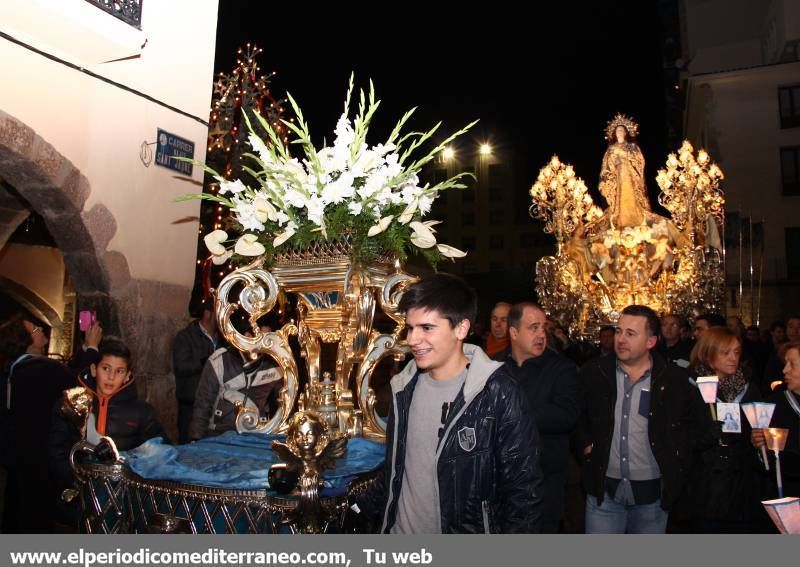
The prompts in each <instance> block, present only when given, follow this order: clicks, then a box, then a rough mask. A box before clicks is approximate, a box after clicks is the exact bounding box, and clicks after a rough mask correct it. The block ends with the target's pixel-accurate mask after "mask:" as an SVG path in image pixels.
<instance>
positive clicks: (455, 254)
mask: <svg viewBox="0 0 800 567" xmlns="http://www.w3.org/2000/svg"><path fill="white" fill-rule="evenodd" d="M436 248H438V249H439V253H440V254H441V255H442V256H446V257H447V258H463V257H464V256H466V255H467V253H466V252H464V251H463V250H459V249H458V248H453V247H452V246H448V245H447V244H437V245H436Z"/></svg>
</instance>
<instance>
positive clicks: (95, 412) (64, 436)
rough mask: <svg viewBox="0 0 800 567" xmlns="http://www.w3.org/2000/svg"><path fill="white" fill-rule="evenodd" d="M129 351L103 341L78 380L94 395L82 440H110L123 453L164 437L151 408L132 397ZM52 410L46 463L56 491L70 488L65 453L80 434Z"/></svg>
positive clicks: (120, 344) (118, 343) (110, 340)
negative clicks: (96, 357) (93, 359)
mask: <svg viewBox="0 0 800 567" xmlns="http://www.w3.org/2000/svg"><path fill="white" fill-rule="evenodd" d="M130 360H131V351H130V350H129V349H128V347H127V346H126V345H125V344H124V343H123V342H122V341H120V340H119V339H116V338H114V337H107V338H105V339H103V341H102V342H101V343H100V345H99V355H98V359H97V362H96V363H93V364H91V366H90V367H89V368H88V369H87V370H86V371H84V373H83V374H81V376H79V377H78V381H79V382H80V385H81V386H83V387H84V388H86V389H87V390H89V391H91V392H92V394H93V395H94V400H93V402H92V411H91V414H90V415H89V422H88V425H87V428H86V438H87V440H88V441H89V442H90V443H97V442H98V441H99V440H100V437H103V436H105V437H110V438H111V439H113V440H114V443H115V444H116V446H117V449H119V450H120V451H127V450H129V449H133V448H135V447H138V446H139V445H141V444H142V443H144V442H145V441H147V440H148V439H151V438H153V437H164V438H165V439H166V435H165V433H164V430H163V428H162V427H161V424H160V423H159V422H158V419H157V418H156V415H155V410H154V409H153V407H152V406H151V405H150V404H148V403H147V402H145V401H143V400H139V399H138V398H137V396H136V386H135V384H134V379H133V376H132V372H131V368H130ZM60 407H61V403H60V402H59V403H57V404H56V406H55V408H54V415H53V428H52V432H51V437H50V462H51V468H52V469H53V471H54V473H55V476H56V479H57V481H58V484H59V487H60V490H63V489H64V488H69V487H70V486H72V472H71V471H70V468H69V451H70V449H71V448H72V446H73V445H74V444H75V443H76V442H78V441H79V439H80V433H79V431H78V430H77V428H76V427H75V426H74V425H73V424H72V423H70V422H69V421H68V420H67V418H66V417H65V416H64V415H62V413H61V411H60Z"/></svg>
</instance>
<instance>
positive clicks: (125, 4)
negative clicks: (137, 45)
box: [86, 0, 144, 30]
mask: <svg viewBox="0 0 800 567" xmlns="http://www.w3.org/2000/svg"><path fill="white" fill-rule="evenodd" d="M86 1H87V2H89V3H90V4H94V5H95V6H97V7H98V8H100V9H101V10H103V11H104V12H108V13H109V14H111V15H112V16H114V17H116V18H119V19H120V20H122V21H123V22H125V23H126V24H128V25H131V26H133V27H135V28H136V29H138V30H140V29H142V3H144V0H86Z"/></svg>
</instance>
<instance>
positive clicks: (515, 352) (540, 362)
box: [497, 302, 580, 533]
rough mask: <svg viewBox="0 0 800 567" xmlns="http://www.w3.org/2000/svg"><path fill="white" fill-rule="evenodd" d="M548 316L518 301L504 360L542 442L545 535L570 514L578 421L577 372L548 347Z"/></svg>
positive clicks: (500, 357) (509, 325)
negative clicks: (567, 498)
mask: <svg viewBox="0 0 800 567" xmlns="http://www.w3.org/2000/svg"><path fill="white" fill-rule="evenodd" d="M546 321H547V315H546V314H545V312H544V311H543V310H542V308H541V307H539V306H538V305H536V304H535V303H527V302H526V303H518V304H517V305H514V306H513V307H512V308H511V310H510V311H509V313H508V331H509V339H510V346H509V348H508V349H507V350H506V351H505V352H503V353H501V355H499V356H498V358H497V359H498V360H502V361H503V362H505V365H506V368H507V369H508V370H509V372H510V373H511V375H512V376H513V377H514V378H515V379H516V381H517V382H518V383H519V385H520V387H521V388H522V390H523V392H524V393H525V396H526V398H527V400H528V406H529V407H530V411H531V413H532V414H533V418H534V421H536V425H537V426H538V428H539V434H540V436H541V439H542V459H541V464H542V472H543V474H544V518H543V523H542V533H557V532H558V530H559V524H560V522H561V518H562V516H563V514H564V490H565V486H566V482H567V467H568V464H569V434H570V432H571V431H572V430H573V428H574V427H575V425H576V424H577V422H578V416H579V413H580V410H579V404H578V379H577V369H576V367H575V365H574V364H573V363H572V361H570V360H569V359H568V358H566V357H564V356H562V355H560V354H558V353H557V352H556V351H555V350H552V349H550V348H547V335H546V332H545V323H546Z"/></svg>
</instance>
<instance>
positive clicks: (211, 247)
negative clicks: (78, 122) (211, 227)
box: [203, 230, 228, 256]
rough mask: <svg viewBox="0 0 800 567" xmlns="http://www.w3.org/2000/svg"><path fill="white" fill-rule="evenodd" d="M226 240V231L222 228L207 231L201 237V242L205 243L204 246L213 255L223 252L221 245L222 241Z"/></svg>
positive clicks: (223, 248)
mask: <svg viewBox="0 0 800 567" xmlns="http://www.w3.org/2000/svg"><path fill="white" fill-rule="evenodd" d="M226 240H228V233H227V232H225V231H224V230H215V231H213V232H209V233H208V234H206V235H205V236H204V237H203V242H204V243H205V245H206V248H208V251H209V252H211V253H212V254H213V255H215V256H218V255H220V254H224V253H225V247H224V246H223V245H222V243H223V242H225V241H226Z"/></svg>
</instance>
